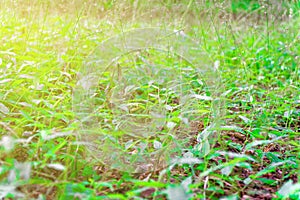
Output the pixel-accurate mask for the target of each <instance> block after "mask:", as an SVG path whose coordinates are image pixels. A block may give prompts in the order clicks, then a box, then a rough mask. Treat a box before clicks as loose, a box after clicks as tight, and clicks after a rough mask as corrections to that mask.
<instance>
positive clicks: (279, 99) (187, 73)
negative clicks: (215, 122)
mask: <svg viewBox="0 0 300 200" xmlns="http://www.w3.org/2000/svg"><path fill="white" fill-rule="evenodd" d="M267 2H268V1H252V0H243V1H235V0H232V1H205V3H203V4H202V1H190V0H189V1H188V0H187V1H171V0H170V1H157V2H156V3H153V4H149V3H147V2H146V1H132V0H130V1H111V0H109V1H101V2H99V1H92V0H89V1H86V3H83V1H81V0H72V1H63V0H56V1H42V0H32V1H21V0H17V1H4V0H2V1H0V11H1V12H0V13H1V14H0V23H1V24H0V43H1V45H0V181H1V182H0V199H2V198H16V199H18V198H19V199H20V198H23V199H38V198H39V199H41V198H44V199H76V198H77V199H130V198H132V199H133V198H136V199H139V198H140V199H147V198H148V199H163V198H169V199H174V195H175V194H176V195H177V197H178V198H179V196H180V199H189V198H191V199H200V198H201V199H221V198H223V199H239V198H252V197H255V195H256V194H257V193H259V194H261V195H262V196H260V197H259V198H261V199H263V198H273V199H284V198H285V199H299V175H298V174H299V169H300V165H299V164H300V162H299V159H300V158H299V151H300V145H299V137H300V136H299V129H300V127H299V126H300V125H299V121H300V118H299V114H300V108H299V103H300V99H299V93H300V89H299V88H300V80H299V77H300V75H299V74H300V70H299V50H300V42H299V28H300V27H299V24H300V23H299V17H298V15H299V8H300V2H299V1H281V4H280V6H278V5H279V4H278V3H277V2H276V3H274V4H272V5H270V4H268V3H267ZM157 5H159V6H157ZM145 8H147V9H148V11H147V12H145ZM276 9H277V10H276ZM278 9H279V10H278ZM274 10H276V12H274ZM163 13H166V15H164V14H163ZM256 14H257V15H258V16H260V17H257V15H256ZM148 16H149V17H148ZM150 16H151V17H150ZM278 16H282V17H278ZM258 19H259V20H258ZM157 22H158V23H157ZM196 22H197V23H196ZM145 24H146V25H145ZM199 24H200V25H199ZM147 26H161V27H168V28H170V29H183V30H184V33H185V34H187V35H189V36H190V37H192V38H193V39H194V40H195V41H199V48H201V49H202V50H203V51H205V52H206V53H207V54H208V55H209V58H208V59H209V60H211V63H212V66H213V65H214V64H215V66H217V67H218V70H219V73H220V74H221V77H222V80H221V82H222V86H223V88H222V90H220V91H218V92H219V95H220V97H222V98H224V99H225V100H226V104H224V105H221V106H223V107H224V108H225V109H224V110H225V111H224V115H223V119H222V122H223V123H222V124H221V127H218V128H217V130H210V129H207V127H209V126H210V125H211V122H212V116H213V114H214V113H213V111H212V103H213V101H212V94H211V93H210V91H209V88H207V84H206V83H205V81H203V75H204V74H199V73H198V72H197V71H193V70H191V66H190V63H189V62H187V61H184V60H182V59H180V58H179V57H178V56H176V55H174V54H172V53H170V52H164V51H158V50H153V49H148V50H143V51H138V52H130V53H129V54H128V55H124V56H122V57H120V58H119V59H118V61H116V62H112V64H111V68H110V69H111V70H107V71H105V72H104V73H102V74H101V78H99V79H98V80H97V90H96V91H95V93H93V95H94V96H93V97H94V100H95V103H96V105H99V106H98V107H97V109H96V110H97V112H96V113H93V114H92V117H93V119H94V121H96V122H97V127H96V128H95V130H97V131H99V132H101V134H102V135H104V136H105V137H106V138H110V139H111V140H108V139H107V140H106V141H105V142H103V141H100V140H99V138H93V137H91V138H85V137H88V134H82V135H80V134H79V132H80V130H81V128H82V126H89V125H90V123H89V122H90V121H88V120H87V122H84V123H82V121H80V120H82V118H80V116H79V114H78V113H77V112H74V110H73V107H72V103H73V101H74V96H73V95H74V88H75V86H76V84H78V79H79V78H80V76H81V75H80V74H79V73H78V72H79V71H80V69H81V68H82V67H84V65H85V64H86V62H85V60H86V58H87V57H88V56H89V55H91V54H92V53H93V52H94V50H95V48H97V47H98V46H99V44H100V43H101V42H103V41H105V40H107V39H108V38H110V37H111V36H113V35H117V34H120V33H122V32H124V30H128V29H132V28H143V27H147ZM107 51H108V52H109V50H107ZM218 63H219V64H218ZM118 65H119V66H120V67H121V68H120V70H119V71H114V70H113V69H117V66H118ZM118 73H119V74H118ZM118 75H119V77H120V78H123V80H124V81H118V79H117V78H118ZM178 75H180V79H178V78H176V77H179V76H178ZM99 76H100V75H99ZM204 78H205V77H204ZM122 84H124V85H122ZM170 85H171V86H180V88H181V89H182V91H189V92H192V93H193V94H194V99H195V100H196V101H195V102H196V103H195V102H193V103H190V104H188V105H185V106H184V109H185V111H186V115H189V116H190V115H192V117H191V118H189V119H188V120H187V119H186V117H185V116H184V115H182V112H181V111H182V109H183V108H181V107H183V106H182V105H183V104H181V103H180V102H178V99H180V98H181V96H180V95H178V93H176V91H175V89H174V87H170ZM121 86H122V87H121ZM123 86H126V87H124V88H123ZM122 89H124V90H122ZM117 90H118V91H123V92H124V91H126V92H127V93H126V94H127V97H128V98H127V99H126V101H123V100H122V102H123V105H122V107H119V108H118V109H115V107H113V106H116V105H119V104H115V105H114V104H113V103H115V102H113V101H112V99H113V97H116V96H117V95H116V93H113V91H117ZM114 95H115V96H114ZM117 100H118V99H117ZM158 104H160V105H161V106H162V107H163V108H166V110H167V112H166V113H165V115H164V117H163V119H162V121H157V122H156V123H157V124H156V126H155V137H139V138H137V139H136V138H134V137H132V136H128V135H127V132H126V131H122V130H117V129H115V128H116V127H117V126H121V125H124V124H126V125H128V124H129V123H132V124H130V125H135V123H133V122H136V121H133V120H129V119H128V117H127V118H124V117H123V118H122V116H127V114H131V115H132V116H134V117H135V119H138V120H144V121H147V120H149V118H150V117H149V116H150V115H149V113H150V111H151V109H153V108H154V107H155V106H157V105H158ZM180 106H181V107H180ZM115 116H120V118H116V117H115ZM134 117H133V118H134ZM138 120H137V121H138ZM137 124H138V123H137ZM193 124H194V125H193ZM216 133H217V134H216ZM126 136H128V137H126ZM179 136H182V138H180V137H179ZM133 138H134V139H133ZM83 141H87V142H83ZM178 141H184V142H186V143H185V145H183V144H179V143H178ZM95 144H96V145H103V146H104V145H108V146H109V145H111V146H112V147H111V146H110V147H111V148H107V151H108V152H109V153H110V155H116V154H115V153H116V151H115V150H120V149H121V150H122V151H123V152H124V154H125V153H127V154H128V153H132V154H133V155H134V154H135V153H136V152H138V151H139V150H140V149H141V148H143V145H144V144H148V145H149V149H148V151H146V154H147V155H148V158H153V157H154V156H153V155H158V154H155V152H164V151H169V152H172V153H174V154H175V153H178V152H180V154H179V155H178V154H177V155H178V157H175V158H174V157H173V158H172V159H171V158H170V159H169V160H167V159H166V158H167V156H165V157H164V156H160V157H159V156H158V157H159V159H160V160H159V159H158V161H157V162H156V164H157V166H155V168H154V170H153V169H151V167H150V168H147V167H148V166H144V165H141V169H135V170H136V171H135V172H136V173H131V174H128V173H125V172H123V171H118V170H115V169H112V167H111V166H109V165H107V164H105V163H102V162H101V161H102V159H100V158H99V156H98V155H97V154H94V155H95V156H94V157H92V156H91V155H93V154H91V152H92V153H94V149H92V148H90V145H95ZM137 147H138V148H137ZM171 150H172V151H171ZM161 155H164V154H163V153H162V154H161ZM131 158H132V159H133V160H134V159H137V160H138V159H139V155H138V154H136V156H133V157H131ZM155 158H156V157H155ZM116 160H118V159H116ZM131 161H132V160H131ZM120 163H122V162H121V161H120ZM166 163H167V164H166ZM126 167H128V168H130V167H132V166H130V162H129V163H128V164H127V166H126ZM143 170H144V171H143ZM145 171H146V172H145ZM297 176H298V177H297ZM266 188H268V189H267V190H266ZM36 194H37V195H36ZM263 194H264V195H266V196H263ZM39 195H40V196H39Z"/></svg>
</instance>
